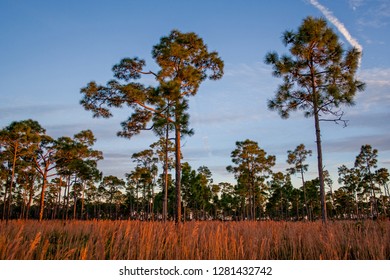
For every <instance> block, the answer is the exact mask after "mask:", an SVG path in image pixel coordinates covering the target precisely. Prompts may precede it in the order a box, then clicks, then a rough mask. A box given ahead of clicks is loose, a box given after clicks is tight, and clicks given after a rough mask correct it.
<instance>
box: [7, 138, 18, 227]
mask: <svg viewBox="0 0 390 280" xmlns="http://www.w3.org/2000/svg"><path fill="white" fill-rule="evenodd" d="M17 150H18V143H16V146H15V152H14V158H13V161H12V175H11V183H10V187H9V189H8V190H9V194H8V203H7V204H8V207H7V216H6V219H7V221H8V219H9V216H10V215H11V205H12V188H13V184H14V179H15V168H16V158H17Z"/></svg>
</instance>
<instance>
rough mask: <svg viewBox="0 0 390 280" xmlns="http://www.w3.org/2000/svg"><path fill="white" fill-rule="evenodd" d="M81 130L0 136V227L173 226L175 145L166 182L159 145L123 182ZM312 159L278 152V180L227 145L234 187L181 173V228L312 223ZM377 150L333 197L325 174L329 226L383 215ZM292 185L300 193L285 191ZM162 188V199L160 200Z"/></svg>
mask: <svg viewBox="0 0 390 280" xmlns="http://www.w3.org/2000/svg"><path fill="white" fill-rule="evenodd" d="M95 140H96V139H95V137H94V135H93V133H92V132H91V131H90V130H85V131H81V132H79V133H77V134H75V135H74V136H73V137H72V138H71V137H66V136H64V137H60V138H58V139H53V138H51V137H50V136H48V135H47V134H46V132H45V129H44V128H42V127H41V125H40V124H39V123H38V122H36V121H33V120H25V121H19V122H13V123H11V124H10V125H8V126H7V127H5V128H3V129H2V130H1V131H0V143H1V146H0V163H1V164H0V186H1V188H0V190H1V196H0V215H1V219H29V218H34V219H40V220H42V219H140V220H174V219H175V218H176V212H175V211H176V207H175V202H176V197H175V182H174V179H173V178H172V176H171V171H172V169H174V151H175V149H174V145H173V143H172V142H171V140H169V141H168V143H169V150H168V153H167V156H168V165H167V170H168V173H167V174H168V176H167V178H166V179H167V181H165V167H164V166H165V163H166V162H165V152H164V148H165V146H164V145H165V139H164V138H163V137H162V138H161V139H159V141H157V142H155V143H153V144H152V145H150V147H149V148H148V149H146V150H143V151H140V152H138V153H134V154H133V155H132V156H131V160H132V161H133V163H134V164H135V168H134V169H133V170H131V171H130V172H129V173H127V174H125V177H124V179H122V178H118V177H116V176H112V175H109V176H103V174H102V172H100V171H99V170H98V168H97V162H98V161H99V160H101V159H103V154H102V152H101V151H97V150H95V149H94V148H93V145H94V142H95ZM311 155H312V151H311V150H308V149H306V147H305V145H303V144H300V145H299V146H297V147H296V148H295V149H294V150H289V151H287V160H286V162H287V163H288V165H289V168H288V169H286V171H285V172H280V171H279V172H276V171H274V170H273V169H274V166H275V161H276V157H275V156H273V155H268V154H267V152H266V151H264V150H263V149H262V148H260V147H259V145H258V143H256V142H254V141H251V140H245V141H241V142H236V149H234V150H233V151H232V152H231V160H232V165H230V166H227V168H226V169H227V171H229V172H231V173H232V174H234V177H235V178H236V184H231V183H227V182H221V183H214V181H213V175H212V173H211V171H210V169H209V168H208V167H207V166H201V167H199V168H198V169H196V170H195V169H193V168H192V167H191V166H190V164H189V163H187V162H183V163H182V165H181V191H182V192H181V203H182V205H181V206H182V220H193V219H196V220H209V219H220V220H262V219H274V220H316V219H319V218H320V217H321V201H320V184H319V179H318V178H316V179H313V180H305V173H306V171H307V170H308V164H307V163H306V159H307V157H308V156H311ZM377 157H378V151H377V150H376V149H373V148H372V147H371V146H370V145H364V146H362V147H361V151H360V153H359V154H358V155H357V156H356V160H355V164H354V166H352V167H347V166H345V165H342V166H340V167H339V170H338V173H339V179H338V181H339V183H340V185H341V187H340V188H337V189H333V181H332V179H331V178H330V176H329V173H328V172H326V171H325V185H326V205H327V216H328V217H330V218H333V219H358V218H372V217H378V216H388V215H389V206H390V201H389V188H388V181H389V172H388V170H387V169H385V168H378V166H377ZM292 176H297V177H299V178H300V179H301V182H302V184H300V186H299V187H294V186H293V184H292V182H291V179H292ZM165 189H167V190H168V191H167V192H165Z"/></svg>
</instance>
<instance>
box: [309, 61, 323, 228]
mask: <svg viewBox="0 0 390 280" xmlns="http://www.w3.org/2000/svg"><path fill="white" fill-rule="evenodd" d="M311 64H312V65H311V67H310V70H311V80H312V89H313V112H314V126H315V130H316V144H317V161H318V178H319V180H320V200H321V217H322V223H323V224H326V222H327V217H326V203H325V184H324V170H323V164H322V144H321V130H320V120H319V116H318V114H319V109H318V99H319V98H318V93H317V88H316V87H317V85H316V80H315V79H316V77H315V74H314V71H315V69H314V66H313V62H311Z"/></svg>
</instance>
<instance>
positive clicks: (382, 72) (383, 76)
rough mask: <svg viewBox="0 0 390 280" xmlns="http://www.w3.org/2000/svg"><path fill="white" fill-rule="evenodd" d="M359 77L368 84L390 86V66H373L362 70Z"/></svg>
mask: <svg viewBox="0 0 390 280" xmlns="http://www.w3.org/2000/svg"><path fill="white" fill-rule="evenodd" d="M359 78H360V79H361V80H362V81H364V82H365V83H367V84H368V85H375V86H379V87H388V86H390V68H371V69H365V70H362V71H361V72H360V74H359Z"/></svg>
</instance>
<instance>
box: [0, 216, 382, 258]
mask: <svg viewBox="0 0 390 280" xmlns="http://www.w3.org/2000/svg"><path fill="white" fill-rule="evenodd" d="M0 259H3V260H25V259H34V260H35V259H38V260H65V259H71V260H80V259H81V260H103V259H110V260H135V259H137V260H167V259H168V260H171V259H181V260H231V259H244V260H254V259H267V260H279V259H283V260H305V259H310V260H316V259H331V260H339V259H363V260H371V259H380V260H386V259H390V222H388V221H380V222H373V221H364V222H350V221H343V222H341V221H339V222H333V223H329V224H328V225H327V226H323V225H322V224H321V222H314V223H303V222H296V223H294V222H272V221H268V222H211V221H208V222H187V223H185V224H181V225H175V224H174V223H170V222H169V223H162V222H140V221H72V222H68V223H64V222H61V221H45V222H41V223H39V222H36V221H9V222H8V223H5V222H1V223H0Z"/></svg>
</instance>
